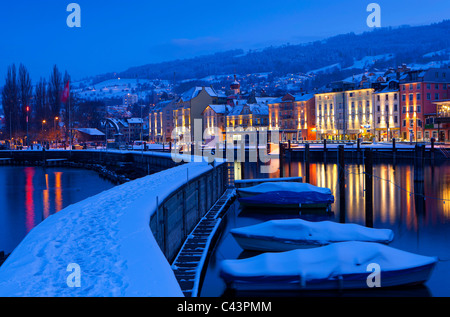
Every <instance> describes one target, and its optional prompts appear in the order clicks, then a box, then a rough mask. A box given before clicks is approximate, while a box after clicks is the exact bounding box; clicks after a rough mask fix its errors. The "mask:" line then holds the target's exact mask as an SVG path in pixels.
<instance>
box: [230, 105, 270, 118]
mask: <svg viewBox="0 0 450 317" xmlns="http://www.w3.org/2000/svg"><path fill="white" fill-rule="evenodd" d="M245 107H248V109H249V111H250V113H251V114H254V115H262V116H268V115H269V106H267V105H264V104H246V105H237V106H234V107H232V109H231V111H230V112H229V113H228V115H229V116H238V115H241V114H242V112H243V110H244V108H245Z"/></svg>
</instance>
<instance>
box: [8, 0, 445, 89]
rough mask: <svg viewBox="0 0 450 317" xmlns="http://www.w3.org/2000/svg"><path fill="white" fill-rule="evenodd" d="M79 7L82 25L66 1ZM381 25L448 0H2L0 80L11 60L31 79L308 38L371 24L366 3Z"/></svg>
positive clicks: (433, 17)
mask: <svg viewBox="0 0 450 317" xmlns="http://www.w3.org/2000/svg"><path fill="white" fill-rule="evenodd" d="M71 2H76V3H78V4H79V5H80V7H81V28H69V27H67V25H66V19H67V16H68V15H69V14H70V13H69V12H66V7H67V5H68V4H69V3H71ZM371 2H376V3H378V4H379V5H380V6H381V10H382V12H381V20H382V21H381V22H382V26H383V27H385V26H398V25H404V24H409V25H421V24H429V23H432V22H440V21H442V20H443V19H448V18H449V17H450V14H449V13H450V1H448V0H427V1H423V0H408V1H403V0H401V1H400V0H367V1H366V0H277V1H274V0H257V1H254V0H227V1H223V0H209V1H207V0H165V1H163V0H161V1H155V0H39V1H36V0H14V1H11V0H1V2H0V3H1V4H0V30H1V31H0V32H1V36H0V85H1V83H3V80H4V79H3V78H4V76H5V74H6V69H7V66H8V65H9V64H12V63H16V64H19V63H24V64H25V65H26V66H27V67H28V69H29V71H30V73H31V75H32V79H33V82H36V81H37V80H38V79H39V77H41V76H43V77H48V76H49V74H50V71H51V68H52V65H54V64H57V65H58V67H59V68H60V70H62V71H64V70H68V71H69V73H70V74H71V75H72V78H74V79H80V78H82V77H85V76H91V75H96V74H100V73H105V72H114V71H123V70H125V69H127V68H128V67H131V66H139V65H144V64H149V63H153V62H160V61H166V60H173V59H179V58H180V59H182V58H188V57H193V56H197V55H201V54H205V53H211V52H216V51H222V50H227V49H234V48H242V49H251V48H262V47H266V46H269V45H281V44H284V43H287V42H290V43H291V44H297V43H304V42H310V41H313V40H317V39H322V38H325V37H328V36H332V35H336V34H341V33H348V32H355V33H361V32H364V31H368V30H370V29H369V27H368V26H367V24H366V19H367V16H368V15H369V13H368V12H366V8H367V5H368V4H369V3H371Z"/></svg>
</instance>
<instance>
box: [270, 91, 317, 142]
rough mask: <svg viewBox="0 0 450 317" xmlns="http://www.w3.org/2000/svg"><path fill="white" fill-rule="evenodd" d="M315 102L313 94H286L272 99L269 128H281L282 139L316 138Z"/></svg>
mask: <svg viewBox="0 0 450 317" xmlns="http://www.w3.org/2000/svg"><path fill="white" fill-rule="evenodd" d="M315 102H316V99H315V97H314V95H312V94H299V95H292V94H286V95H285V96H283V97H281V98H277V99H275V100H272V101H270V102H269V103H268V110H269V130H275V129H277V130H279V132H280V138H281V140H280V141H285V142H286V141H291V142H292V141H293V142H295V141H300V140H315V139H316V119H315V118H316V107H315Z"/></svg>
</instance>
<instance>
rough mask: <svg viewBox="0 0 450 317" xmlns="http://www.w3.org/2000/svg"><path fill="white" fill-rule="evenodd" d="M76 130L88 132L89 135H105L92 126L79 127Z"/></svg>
mask: <svg viewBox="0 0 450 317" xmlns="http://www.w3.org/2000/svg"><path fill="white" fill-rule="evenodd" d="M77 131H80V132H82V133H85V134H88V135H90V136H102V135H105V134H104V133H103V132H102V131H100V130H97V129H93V128H79V129H77Z"/></svg>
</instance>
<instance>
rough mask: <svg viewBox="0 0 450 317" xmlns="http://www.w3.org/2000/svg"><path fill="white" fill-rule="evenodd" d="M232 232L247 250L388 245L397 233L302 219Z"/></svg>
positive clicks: (281, 221)
mask: <svg viewBox="0 0 450 317" xmlns="http://www.w3.org/2000/svg"><path fill="white" fill-rule="evenodd" d="M230 232H231V234H232V235H233V237H234V239H235V240H236V241H237V242H238V243H239V245H240V246H241V248H242V249H244V250H255V251H275V252H280V251H289V250H294V249H299V248H311V247H319V246H324V245H328V244H331V243H335V242H346V241H364V242H378V243H384V244H388V243H390V242H392V240H393V239H394V233H393V232H392V230H390V229H374V228H367V227H363V226H360V225H357V224H340V223H335V222H332V221H321V222H310V221H305V220H302V219H283V220H271V221H267V222H264V223H260V224H257V225H253V226H248V227H243V228H235V229H232V230H231V231H230Z"/></svg>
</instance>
